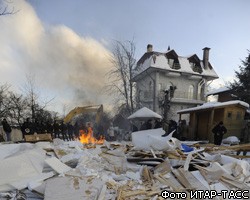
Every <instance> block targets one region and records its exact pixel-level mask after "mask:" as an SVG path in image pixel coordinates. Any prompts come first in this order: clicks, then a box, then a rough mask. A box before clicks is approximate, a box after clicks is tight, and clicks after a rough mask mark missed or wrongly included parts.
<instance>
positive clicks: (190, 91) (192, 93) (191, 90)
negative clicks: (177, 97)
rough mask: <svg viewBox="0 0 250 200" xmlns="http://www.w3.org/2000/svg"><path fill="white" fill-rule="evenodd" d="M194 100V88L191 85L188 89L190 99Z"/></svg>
mask: <svg viewBox="0 0 250 200" xmlns="http://www.w3.org/2000/svg"><path fill="white" fill-rule="evenodd" d="M193 98H194V86H193V85H189V88H188V99H193Z"/></svg>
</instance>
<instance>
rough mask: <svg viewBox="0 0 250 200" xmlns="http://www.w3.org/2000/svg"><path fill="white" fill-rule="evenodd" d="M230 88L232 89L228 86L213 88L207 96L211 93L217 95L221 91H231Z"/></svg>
mask: <svg viewBox="0 0 250 200" xmlns="http://www.w3.org/2000/svg"><path fill="white" fill-rule="evenodd" d="M229 90H230V88H229V87H227V86H225V87H221V88H219V89H216V90H212V91H210V92H208V93H207V94H206V96H209V95H216V94H219V93H222V92H226V91H229Z"/></svg>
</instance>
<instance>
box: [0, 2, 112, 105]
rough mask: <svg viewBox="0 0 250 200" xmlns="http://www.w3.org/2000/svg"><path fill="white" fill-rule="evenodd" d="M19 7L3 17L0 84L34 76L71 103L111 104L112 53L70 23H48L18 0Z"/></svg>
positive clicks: (52, 93)
mask: <svg viewBox="0 0 250 200" xmlns="http://www.w3.org/2000/svg"><path fill="white" fill-rule="evenodd" d="M15 8H17V9H18V10H19V12H17V13H16V14H14V15H8V16H1V17H0V27H1V31H0V44H1V48H0V81H1V82H0V83H1V84H2V83H3V82H7V83H10V84H12V85H20V84H23V82H24V81H25V76H26V75H27V74H33V75H35V77H36V79H37V80H36V82H37V83H38V84H39V87H40V88H41V90H42V92H43V93H45V95H46V94H48V95H49V96H53V97H55V101H60V102H61V103H63V104H68V106H69V107H74V106H81V105H86V104H90V103H91V104H100V103H105V101H106V99H107V97H106V96H105V95H104V94H103V92H102V91H103V87H104V86H105V84H106V82H105V81H106V79H105V74H106V73H107V72H108V71H109V69H110V67H111V63H110V55H111V53H110V52H109V51H108V50H107V49H106V48H105V47H104V46H103V45H102V44H101V43H100V42H98V41H96V40H94V39H93V38H89V37H80V36H79V35H77V34H76V33H75V32H74V31H73V30H71V29H70V28H68V27H66V26H64V25H57V26H45V25H43V23H42V22H41V20H40V19H39V18H38V17H37V15H36V13H35V11H34V9H33V8H32V7H31V6H30V5H29V4H28V3H27V2H26V1H23V0H20V1H15ZM106 103H107V102H106Z"/></svg>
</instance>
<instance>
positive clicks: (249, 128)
mask: <svg viewBox="0 0 250 200" xmlns="http://www.w3.org/2000/svg"><path fill="white" fill-rule="evenodd" d="M240 141H241V143H242V144H246V143H249V142H250V121H248V122H247V123H246V125H245V127H244V128H243V130H242V132H241V137H240ZM241 151H243V156H245V155H247V150H241V149H240V150H239V151H237V155H240V153H241Z"/></svg>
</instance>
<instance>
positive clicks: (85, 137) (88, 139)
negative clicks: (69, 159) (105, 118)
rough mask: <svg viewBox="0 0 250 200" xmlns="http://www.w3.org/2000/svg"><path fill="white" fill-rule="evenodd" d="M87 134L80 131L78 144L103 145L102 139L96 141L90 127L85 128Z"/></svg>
mask: <svg viewBox="0 0 250 200" xmlns="http://www.w3.org/2000/svg"><path fill="white" fill-rule="evenodd" d="M87 130H88V132H86V131H84V130H80V142H81V143H82V144H103V143H104V137H102V136H101V138H100V139H99V140H97V139H96V138H95V137H94V136H93V129H92V128H91V127H88V128H87Z"/></svg>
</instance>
